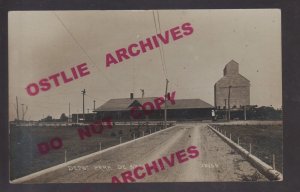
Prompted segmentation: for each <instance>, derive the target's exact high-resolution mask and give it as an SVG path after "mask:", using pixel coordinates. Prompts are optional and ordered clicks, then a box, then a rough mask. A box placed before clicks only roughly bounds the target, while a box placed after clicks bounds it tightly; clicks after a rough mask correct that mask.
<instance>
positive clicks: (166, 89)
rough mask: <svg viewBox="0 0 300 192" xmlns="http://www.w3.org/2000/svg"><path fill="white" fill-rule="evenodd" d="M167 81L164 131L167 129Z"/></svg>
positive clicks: (167, 82) (167, 81)
mask: <svg viewBox="0 0 300 192" xmlns="http://www.w3.org/2000/svg"><path fill="white" fill-rule="evenodd" d="M168 84H169V80H168V79H166V91H165V129H166V128H167V94H168Z"/></svg>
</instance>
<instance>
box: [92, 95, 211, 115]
mask: <svg viewBox="0 0 300 192" xmlns="http://www.w3.org/2000/svg"><path fill="white" fill-rule="evenodd" d="M155 99H157V98H156V97H145V98H133V97H131V98H122V99H110V100H109V101H107V102H106V103H104V104H103V105H102V106H100V107H99V108H97V109H95V112H96V113H97V115H96V116H97V117H96V118H97V119H98V118H105V117H112V119H113V120H114V121H130V120H132V121H144V120H153V121H159V120H163V119H164V109H165V108H164V106H165V105H164V104H162V105H161V107H160V109H157V108H154V109H153V110H151V111H148V114H145V113H144V111H143V110H142V105H143V104H144V103H147V102H148V103H149V102H152V103H153V102H154V101H155ZM133 107H135V109H137V110H136V111H135V113H136V114H139V117H138V118H133V116H132V113H131V109H132V108H133ZM213 108H214V107H213V106H212V105H210V104H208V103H206V102H205V101H203V100H201V99H176V100H175V103H172V102H171V101H170V100H167V118H168V121H186V120H191V121H192V120H193V121H199V120H211V111H212V109H213Z"/></svg>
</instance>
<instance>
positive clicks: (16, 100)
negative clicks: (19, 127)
mask: <svg viewBox="0 0 300 192" xmlns="http://www.w3.org/2000/svg"><path fill="white" fill-rule="evenodd" d="M16 101H17V120H18V121H19V120H20V118H19V102H18V97H17V96H16Z"/></svg>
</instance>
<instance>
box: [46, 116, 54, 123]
mask: <svg viewBox="0 0 300 192" xmlns="http://www.w3.org/2000/svg"><path fill="white" fill-rule="evenodd" d="M52 120H53V118H52V116H50V115H48V116H47V117H46V118H45V119H44V121H47V122H49V121H52Z"/></svg>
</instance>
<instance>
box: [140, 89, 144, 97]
mask: <svg viewBox="0 0 300 192" xmlns="http://www.w3.org/2000/svg"><path fill="white" fill-rule="evenodd" d="M141 92H142V98H144V94H145V90H144V89H141Z"/></svg>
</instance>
